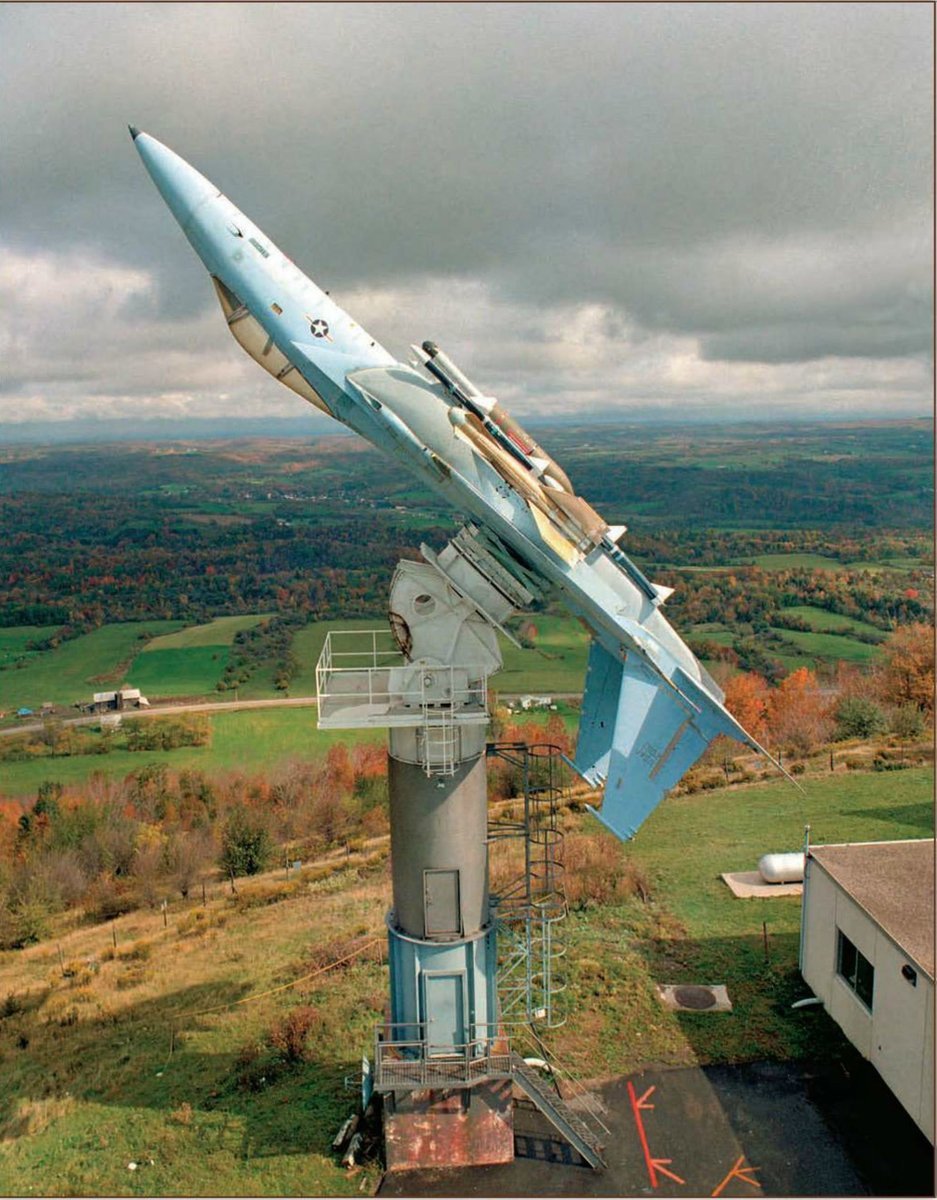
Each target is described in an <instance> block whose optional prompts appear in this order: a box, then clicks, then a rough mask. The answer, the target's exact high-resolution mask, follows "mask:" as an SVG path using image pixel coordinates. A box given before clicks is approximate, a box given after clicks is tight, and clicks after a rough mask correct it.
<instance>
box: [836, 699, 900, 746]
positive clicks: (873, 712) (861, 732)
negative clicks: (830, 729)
mask: <svg viewBox="0 0 937 1200" xmlns="http://www.w3.org/2000/svg"><path fill="white" fill-rule="evenodd" d="M833 715H834V717H835V720H836V729H835V737H836V738H837V740H840V741H845V740H846V738H870V737H874V736H875V734H877V733H883V732H884V730H885V729H886V728H887V726H888V720H887V718H886V717H885V714H884V713H883V712H882V710H881V709H880V708H879V706H878V705H877V704H876V703H875V702H874V701H873V700H868V699H867V698H866V697H864V696H846V697H844V698H843V699H842V700H840V702H839V704H837V706H836V709H835V711H834V714H833Z"/></svg>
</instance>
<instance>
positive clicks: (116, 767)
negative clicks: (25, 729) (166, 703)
mask: <svg viewBox="0 0 937 1200" xmlns="http://www.w3.org/2000/svg"><path fill="white" fill-rule="evenodd" d="M143 719H144V720H147V721H154V720H160V718H159V717H145V718H143ZM206 719H207V720H208V721H210V723H211V727H212V738H211V744H210V745H208V746H182V747H180V748H179V749H177V750H161V751H133V752H131V751H129V750H117V749H115V750H112V751H111V752H110V753H109V754H85V755H76V756H75V757H69V758H62V757H57V758H53V757H51V756H50V757H44V758H37V759H31V760H30V761H28V762H5V763H0V795H5V796H34V795H35V794H36V790H37V789H38V787H39V784H40V783H42V782H43V780H46V779H54V780H58V782H60V783H64V784H72V785H77V784H80V783H83V782H85V780H87V779H88V778H89V776H91V775H93V774H95V773H98V772H99V773H101V774H103V775H105V776H107V777H108V778H111V779H123V778H124V777H125V776H126V775H129V774H130V773H131V772H132V771H138V770H139V769H140V768H141V767H142V766H144V765H145V764H146V763H151V762H161V763H165V764H166V766H167V767H168V768H169V769H170V770H173V771H177V770H184V769H187V768H197V769H198V770H200V771H204V772H206V773H210V772H214V771H228V770H237V771H247V772H257V771H267V770H274V769H276V767H278V766H279V765H281V764H282V763H285V762H287V761H288V760H289V759H291V758H309V759H313V758H319V757H321V756H322V755H323V754H324V753H325V752H326V751H327V750H328V748H329V746H332V745H334V744H335V743H336V742H343V741H344V742H358V741H380V742H383V741H384V739H385V736H386V735H385V732H384V731H383V730H381V729H377V730H373V731H371V730H351V731H343V730H323V731H321V732H320V731H319V730H318V729H317V728H316V710H315V708H314V707H312V706H310V707H309V708H305V707H304V708H272V709H245V710H242V711H240V712H230V713H210V714H208V715H207V717H206Z"/></svg>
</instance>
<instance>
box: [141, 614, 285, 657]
mask: <svg viewBox="0 0 937 1200" xmlns="http://www.w3.org/2000/svg"><path fill="white" fill-rule="evenodd" d="M271 616H273V614H272V613H250V614H248V615H246V616H237V617H215V619H214V620H213V621H209V622H207V624H205V625H189V626H188V627H187V628H186V629H180V630H178V631H177V632H176V633H167V634H164V635H163V636H162V637H158V638H154V639H153V640H152V642H150V643H149V644H148V645H147V646H146V647H145V649H144V654H152V653H153V652H154V651H157V650H188V649H189V648H190V647H192V646H230V645H231V643H232V642H233V641H234V639H235V636H236V635H237V634H239V633H240V632H241V630H242V629H253V628H254V626H255V625H259V624H260V622H261V621H265V620H266V619H267V618H268V617H271Z"/></svg>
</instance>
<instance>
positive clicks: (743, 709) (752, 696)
mask: <svg viewBox="0 0 937 1200" xmlns="http://www.w3.org/2000/svg"><path fill="white" fill-rule="evenodd" d="M725 693H726V707H727V708H728V709H729V711H730V712H731V713H732V715H733V716H734V717H735V718H736V719H737V720H738V721H739V722H740V723H741V724H742V725H743V726H744V727H745V728H746V729H747V730H748V732H749V733H750V734H751V735H752V736H753V737H754V738H755V739H756V740H758V741H761V742H763V743H766V744H768V745H769V746H780V747H783V748H784V749H786V750H788V751H789V752H791V753H795V754H807V753H809V752H810V751H811V750H813V749H815V748H816V747H818V746H819V745H822V744H823V743H824V742H826V741H828V740H829V739H830V738H833V737H835V738H841V739H845V738H868V737H872V736H874V735H876V734H879V733H883V732H885V731H886V730H890V732H892V733H893V734H895V735H896V736H899V737H914V736H919V735H920V734H921V733H922V732H923V731H924V730H925V728H927V726H928V724H929V723H930V720H931V719H932V716H933V711H934V630H933V628H932V627H930V626H929V625H923V624H914V625H907V626H904V627H902V628H900V629H897V630H896V631H895V632H894V633H893V634H891V636H890V637H889V638H888V639H887V640H886V641H885V643H884V644H883V647H882V660H881V664H880V665H879V666H878V667H877V668H876V669H873V670H872V671H870V672H862V671H860V670H859V669H858V668H856V667H848V666H846V665H845V664H841V665H840V668H839V670H838V672H837V674H836V677H835V680H833V681H832V682H829V683H827V684H826V685H824V686H821V684H820V682H819V681H818V679H817V677H816V675H815V674H814V672H813V671H810V670H808V669H807V668H806V667H801V668H800V669H799V670H796V671H793V672H791V673H790V674H789V675H787V676H786V677H785V678H784V679H782V680H781V681H780V683H779V684H778V685H777V686H776V687H771V686H769V684H768V683H767V682H766V681H765V680H764V679H763V678H762V677H761V676H760V675H757V674H755V673H752V672H747V673H742V674H738V675H734V676H732V677H731V678H730V679H729V680H728V682H727V684H726V688H725Z"/></svg>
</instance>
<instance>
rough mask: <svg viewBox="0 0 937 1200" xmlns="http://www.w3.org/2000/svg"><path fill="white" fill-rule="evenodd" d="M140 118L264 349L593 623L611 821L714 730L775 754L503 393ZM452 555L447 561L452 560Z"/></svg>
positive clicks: (185, 223)
mask: <svg viewBox="0 0 937 1200" xmlns="http://www.w3.org/2000/svg"><path fill="white" fill-rule="evenodd" d="M130 132H131V135H132V137H133V140H134V144H135V145H136V148H137V150H138V151H139V154H140V157H141V158H142V159H143V162H144V164H145V166H146V168H147V170H148V171H149V173H150V175H151V177H152V179H153V182H154V183H155V184H156V186H157V188H158V189H159V191H160V193H161V194H162V196H163V199H164V200H165V201H166V203H167V204H168V206H169V208H170V210H171V211H172V214H173V216H174V217H175V218H176V220H177V221H178V222H179V224H180V225H181V226H182V230H183V233H184V234H185V236H186V237H187V238H188V240H189V242H190V243H191V244H192V247H193V249H194V250H195V252H196V254H197V255H198V256H199V258H200V259H201V260H202V262H203V263H204V265H205V267H206V269H207V270H208V273H209V275H210V276H211V281H212V283H213V285H214V288H215V292H216V293H217V296H218V300H219V302H220V304H221V308H222V311H223V313H224V317H225V320H226V321H227V323H228V328H229V329H230V330H231V333H232V334H233V335H234V338H235V340H236V341H238V342H239V343H240V345H241V346H242V347H243V348H244V349H245V350H246V351H247V353H248V354H249V355H250V356H251V358H253V359H254V360H255V361H256V362H258V363H259V364H260V365H261V366H262V367H263V368H264V370H266V371H269V373H270V374H271V375H273V376H275V378H277V379H278V380H279V381H280V382H281V383H283V384H285V385H286V386H287V387H288V388H291V389H292V390H293V391H294V392H296V393H298V395H300V396H302V397H303V399H304V400H307V401H308V402H309V403H310V404H313V405H315V406H316V408H319V409H321V410H322V411H323V412H325V413H328V415H329V416H331V417H334V418H335V419H336V420H337V421H340V422H342V424H344V425H347V426H348V427H349V428H350V429H352V430H354V431H355V433H358V434H360V435H361V436H362V437H364V438H366V439H367V440H368V441H369V442H371V443H372V444H373V445H375V446H377V447H378V449H380V450H382V451H384V452H385V453H386V454H388V455H390V456H391V457H392V458H394V459H395V460H396V461H398V462H400V463H402V464H404V465H406V466H407V467H408V468H409V469H410V470H411V471H413V472H414V473H415V474H416V475H417V476H418V477H419V478H420V479H422V480H423V482H424V483H425V484H427V486H429V487H430V488H432V489H433V490H434V491H435V492H438V493H439V494H441V495H442V496H444V497H445V499H446V500H447V501H448V502H449V503H451V504H452V505H453V506H454V507H455V508H456V509H458V510H459V511H460V512H462V513H464V514H466V515H467V516H468V517H469V519H470V521H469V524H468V525H467V526H466V528H465V529H463V531H462V532H461V533H460V534H459V535H458V536H457V538H456V539H454V542H453V543H451V544H450V545H451V546H455V547H456V549H457V550H458V552H459V553H460V554H461V555H462V556H463V557H464V558H466V559H469V560H471V562H472V563H473V564H474V565H475V566H476V567H477V568H480V569H482V570H483V571H484V572H485V573H486V575H487V577H488V578H489V579H490V580H491V581H492V582H493V584H494V585H496V586H497V585H498V582H499V580H500V581H501V590H502V593H505V592H506V593H507V594H512V591H513V594H514V595H515V596H518V595H519V596H522V597H526V598H531V599H532V598H535V597H541V598H542V597H544V596H553V597H556V598H558V599H559V600H560V602H561V603H562V604H563V605H564V606H565V607H566V608H567V609H568V610H569V612H571V613H572V614H574V615H575V616H577V617H579V618H580V619H581V621H583V622H584V623H585V625H586V626H587V627H588V629H589V631H590V633H591V635H592V643H591V647H590V651H589V663H588V670H587V674H586V686H585V693H584V696H583V704H582V716H581V721H580V726H579V736H578V742H577V747H576V754H575V760H574V765H575V767H576V769H577V770H578V771H579V772H580V774H581V775H582V776H583V777H584V778H585V779H586V780H588V781H589V782H590V783H592V784H594V785H596V786H600V785H604V789H605V790H604V798H603V801H602V807H601V810H600V811H599V812H597V813H596V814H595V815H596V816H597V817H598V818H599V819H600V820H601V821H603V822H604V824H605V825H606V826H607V827H608V828H609V829H610V830H611V831H612V832H613V833H615V834H616V835H617V836H618V837H620V838H629V837H631V836H632V835H633V834H634V832H635V830H636V829H637V827H638V826H639V825H640V824H641V822H642V821H643V820H644V818H645V817H646V816H647V815H648V814H649V813H650V812H651V811H652V809H653V808H654V807H655V806H656V805H657V804H658V802H659V801H660V800H661V799H662V798H663V796H664V795H665V793H666V792H667V791H668V790H669V789H670V788H672V787H673V786H674V785H675V784H676V783H677V782H678V781H679V780H680V779H681V777H682V776H683V775H684V773H685V772H686V771H687V770H688V769H689V768H690V767H691V766H692V765H693V764H694V763H695V762H696V761H697V760H698V759H699V757H700V755H701V754H702V753H703V751H704V750H705V749H706V747H707V746H708V745H709V743H710V742H711V741H712V740H713V738H715V737H716V735H717V734H720V733H722V734H728V735H729V736H730V737H732V738H735V739H737V740H738V741H740V742H742V743H744V744H746V745H748V746H751V747H753V748H754V749H756V750H758V751H760V752H761V753H762V754H764V755H765V756H766V757H769V756H768V755H767V752H766V751H764V750H763V748H762V747H761V746H759V745H758V743H757V742H756V741H755V740H754V739H753V738H752V737H751V736H750V735H749V734H748V733H746V731H745V730H744V729H743V728H742V726H741V725H740V724H739V723H738V722H737V721H736V720H735V718H734V717H733V716H732V715H731V714H730V713H729V712H728V711H727V709H726V708H725V706H724V704H723V693H722V691H721V690H720V688H719V687H718V685H717V684H716V683H715V681H714V680H713V679H712V678H711V677H710V675H709V674H708V673H707V672H706V670H705V669H704V667H703V666H702V664H701V663H699V662H698V661H697V659H696V657H695V656H694V655H693V653H692V651H691V650H690V649H689V647H688V646H687V645H686V644H685V643H684V642H683V640H682V639H681V638H680V636H679V635H678V634H677V633H676V631H675V630H674V629H673V628H672V627H671V626H670V624H669V623H668V622H667V620H666V618H665V617H664V614H663V613H662V611H661V606H662V604H663V603H664V601H665V600H666V599H667V597H668V596H669V595H670V593H671V591H672V589H670V588H666V587H662V586H660V585H658V584H655V583H652V582H651V581H650V580H649V579H648V578H647V577H646V576H645V574H644V573H643V572H642V571H641V569H640V568H639V567H638V566H637V565H636V564H635V563H634V562H633V561H632V560H631V559H630V558H629V557H628V556H627V554H625V553H624V551H623V550H622V549H621V548H620V547H619V545H618V540H619V539H620V537H621V536H622V534H623V533H624V532H625V528H624V527H610V526H609V525H608V524H607V523H606V522H605V521H604V520H603V519H602V517H601V516H599V514H598V513H597V512H596V511H595V509H594V508H592V506H591V505H590V504H589V503H588V502H587V501H586V500H584V499H583V498H582V497H581V496H578V495H577V494H576V492H575V491H574V489H573V486H572V484H571V483H570V481H569V479H568V478H567V476H566V474H565V472H564V471H563V470H562V468H561V467H560V466H559V465H558V464H557V463H556V462H555V461H554V460H553V459H552V458H551V456H550V455H549V454H548V453H547V452H546V451H545V450H544V449H543V448H542V447H541V446H539V445H538V444H537V442H536V441H535V440H534V438H532V437H531V436H530V434H528V433H527V432H525V430H523V429H522V428H521V426H520V425H519V424H518V423H517V422H516V421H515V420H513V419H512V418H511V417H510V416H509V415H508V414H507V413H506V412H505V411H504V409H503V408H502V407H501V405H500V404H499V403H498V402H497V400H495V399H494V398H493V397H492V396H488V395H485V394H484V393H483V392H482V391H480V390H479V389H478V388H477V387H476V386H475V385H474V384H473V383H472V382H471V381H470V380H469V379H468V378H467V377H466V375H465V374H464V373H463V372H462V371H461V370H459V368H458V367H457V366H456V365H455V364H454V363H453V362H451V361H450V359H449V358H448V357H447V356H446V355H445V354H444V353H443V352H442V350H440V349H439V348H438V347H437V346H436V345H434V344H433V343H432V342H428V341H427V342H424V343H423V344H422V346H421V347H412V348H411V349H412V350H413V354H414V358H413V359H412V360H411V362H410V363H409V364H404V363H401V362H398V361H397V360H396V359H395V358H394V357H393V355H391V354H389V353H388V352H387V351H386V350H385V349H384V348H383V346H381V345H380V344H379V343H378V342H377V341H375V339H374V338H372V337H371V335H370V334H368V333H366V332H365V330H363V329H362V328H361V326H360V325H357V324H356V323H355V322H354V321H353V320H352V319H351V317H350V316H349V315H348V314H347V313H346V312H345V311H344V310H343V309H342V308H340V307H339V306H338V305H337V304H336V303H335V301H334V300H332V299H331V298H330V297H329V296H328V295H327V294H326V293H325V292H324V291H322V290H321V289H320V288H319V287H317V286H316V284H314V283H313V282H312V280H310V279H309V278H307V276H306V275H304V274H303V272H302V271H301V270H300V269H299V267H297V266H296V265H295V264H294V263H293V262H292V261H291V260H290V259H289V258H287V256H286V255H285V254H283V252H282V251H281V250H279V249H278V248H277V247H276V246H275V245H274V244H273V243H272V242H271V241H270V239H269V238H268V237H266V236H265V234H264V233H263V232H262V231H261V230H260V229H259V228H258V227H257V226H256V225H255V224H254V223H253V222H252V221H251V220H250V219H249V218H248V217H246V216H245V215H244V214H243V213H242V212H241V211H240V210H239V209H238V208H236V207H235V206H234V205H233V204H232V203H231V201H230V200H229V199H228V198H227V197H226V196H224V195H222V193H221V192H220V191H219V190H218V188H216V187H215V186H214V184H212V183H210V182H209V181H208V180H207V179H206V178H205V177H204V176H203V175H200V174H199V172H198V171H196V170H195V169H194V168H193V167H191V166H189V164H188V163H187V162H185V161H184V160H183V159H181V158H180V157H179V156H178V155H177V154H174V153H173V151H172V150H170V149H168V148H167V147H166V146H164V145H163V144H162V143H161V142H159V141H157V140H156V138H153V137H150V136H149V135H148V134H146V133H141V132H140V131H139V130H137V129H135V128H134V127H133V126H131V127H130ZM420 368H422V370H421V369H420ZM424 371H425V374H424V373H423V372H424ZM426 553H427V550H426V548H424V554H426ZM452 558H453V555H452V554H450V555H449V556H448V558H447V556H446V554H445V552H444V553H443V554H441V555H439V556H438V557H435V556H433V561H434V564H435V565H436V566H437V567H438V568H439V569H440V570H442V571H443V572H446V571H447V563H448V564H450V565H451V562H452ZM451 578H452V581H453V584H454V586H456V588H457V590H458V583H457V578H456V574H455V573H453V574H452V576H451ZM506 578H507V579H508V580H510V581H513V588H512V586H511V585H510V584H508V583H506V582H505V579H506ZM483 615H487V614H483Z"/></svg>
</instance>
